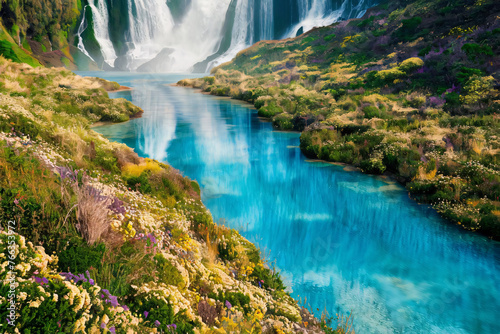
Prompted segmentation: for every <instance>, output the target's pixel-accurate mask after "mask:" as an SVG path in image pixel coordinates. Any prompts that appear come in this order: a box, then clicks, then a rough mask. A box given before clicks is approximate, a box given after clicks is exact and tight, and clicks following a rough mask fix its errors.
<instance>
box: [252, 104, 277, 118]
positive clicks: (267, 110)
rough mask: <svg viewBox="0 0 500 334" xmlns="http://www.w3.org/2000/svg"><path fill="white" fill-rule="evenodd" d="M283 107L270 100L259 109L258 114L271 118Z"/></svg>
mask: <svg viewBox="0 0 500 334" xmlns="http://www.w3.org/2000/svg"><path fill="white" fill-rule="evenodd" d="M282 112H283V109H281V107H279V106H277V105H276V102H274V101H272V102H270V103H269V104H268V105H267V106H265V107H262V108H260V109H259V113H258V114H259V116H261V117H268V118H271V117H273V116H275V115H277V114H281V113H282Z"/></svg>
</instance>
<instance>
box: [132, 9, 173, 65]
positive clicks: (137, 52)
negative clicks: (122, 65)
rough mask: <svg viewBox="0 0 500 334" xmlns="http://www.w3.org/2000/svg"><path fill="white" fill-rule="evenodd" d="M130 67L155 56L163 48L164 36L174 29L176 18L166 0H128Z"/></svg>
mask: <svg viewBox="0 0 500 334" xmlns="http://www.w3.org/2000/svg"><path fill="white" fill-rule="evenodd" d="M128 11H129V24H130V29H129V35H130V36H129V41H130V50H129V52H128V54H127V56H128V58H129V59H130V60H131V64H130V67H131V68H132V69H135V68H137V67H138V66H139V65H141V64H143V63H145V62H147V61H148V60H151V59H152V58H154V57H155V56H156V55H157V54H158V53H159V52H160V51H161V50H162V49H163V45H162V44H163V42H164V40H163V37H164V36H165V35H166V34H168V33H170V32H171V31H172V28H173V26H174V20H173V18H172V15H171V14H170V10H169V8H168V6H167V2H166V1H165V0H128Z"/></svg>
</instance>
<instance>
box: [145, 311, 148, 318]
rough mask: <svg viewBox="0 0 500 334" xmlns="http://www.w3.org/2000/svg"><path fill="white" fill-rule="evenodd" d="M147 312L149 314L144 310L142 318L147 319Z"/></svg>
mask: <svg viewBox="0 0 500 334" xmlns="http://www.w3.org/2000/svg"><path fill="white" fill-rule="evenodd" d="M148 314H149V312H148V311H144V319H147V317H148Z"/></svg>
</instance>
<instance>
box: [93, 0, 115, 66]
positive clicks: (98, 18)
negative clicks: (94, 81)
mask: <svg viewBox="0 0 500 334" xmlns="http://www.w3.org/2000/svg"><path fill="white" fill-rule="evenodd" d="M89 7H90V9H91V10H92V20H93V21H94V35H95V39H96V40H97V42H98V43H99V46H100V47H101V52H102V55H103V57H104V61H105V62H106V63H107V64H108V65H109V66H111V67H113V66H114V63H115V59H116V52H115V48H114V47H113V43H112V42H111V39H110V38H109V16H108V5H107V4H106V0H97V5H95V4H94V2H92V1H89ZM98 65H102V64H98Z"/></svg>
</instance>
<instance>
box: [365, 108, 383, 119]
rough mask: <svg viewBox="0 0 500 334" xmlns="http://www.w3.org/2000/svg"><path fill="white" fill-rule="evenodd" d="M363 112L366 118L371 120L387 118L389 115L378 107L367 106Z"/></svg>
mask: <svg viewBox="0 0 500 334" xmlns="http://www.w3.org/2000/svg"><path fill="white" fill-rule="evenodd" d="M363 112H364V113H365V117H366V118H368V119H370V118H374V117H378V118H387V116H388V115H387V113H385V112H383V111H382V110H380V109H379V108H377V107H374V106H367V107H364V108H363Z"/></svg>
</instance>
